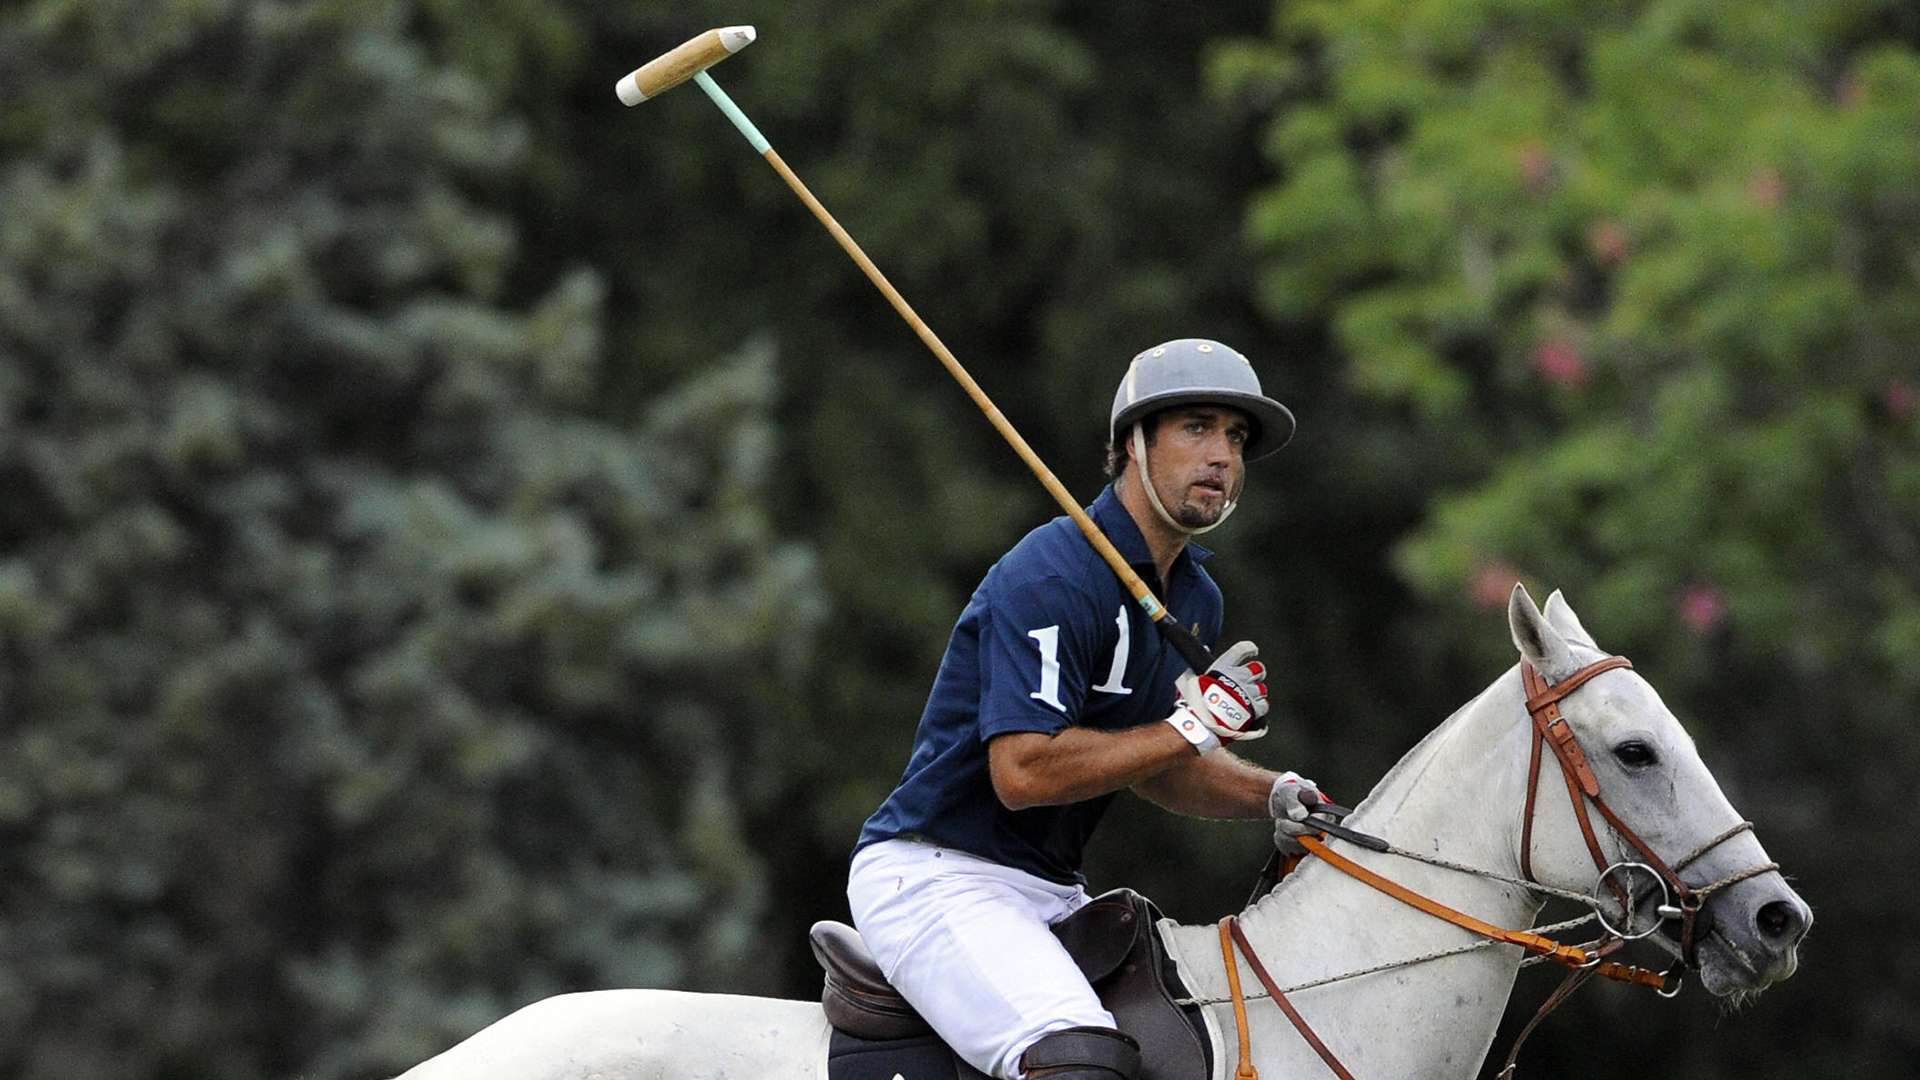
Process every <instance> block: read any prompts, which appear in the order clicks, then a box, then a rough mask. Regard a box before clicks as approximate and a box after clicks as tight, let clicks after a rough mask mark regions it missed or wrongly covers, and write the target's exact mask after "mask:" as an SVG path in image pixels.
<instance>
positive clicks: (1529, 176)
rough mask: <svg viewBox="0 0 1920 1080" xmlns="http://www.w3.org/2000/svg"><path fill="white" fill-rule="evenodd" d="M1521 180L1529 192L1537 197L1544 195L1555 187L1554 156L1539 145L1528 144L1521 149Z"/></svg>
mask: <svg viewBox="0 0 1920 1080" xmlns="http://www.w3.org/2000/svg"><path fill="white" fill-rule="evenodd" d="M1520 179H1521V180H1522V181H1523V182H1524V183H1525V184H1526V185H1527V190H1528V191H1531V192H1533V193H1534V194H1535V195H1544V194H1546V192H1547V189H1548V188H1551V187H1552V186H1553V154H1552V153H1551V152H1549V151H1548V150H1547V148H1546V147H1545V146H1542V145H1541V144H1539V143H1537V142H1536V143H1528V144H1527V145H1526V146H1524V147H1522V148H1521V149H1520Z"/></svg>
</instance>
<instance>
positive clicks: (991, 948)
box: [847, 338, 1317, 1080]
mask: <svg viewBox="0 0 1920 1080" xmlns="http://www.w3.org/2000/svg"><path fill="white" fill-rule="evenodd" d="M1293 429H1294V420H1293V415H1292V414H1291V413H1290V412H1288V411H1287V408H1286V407H1285V406H1284V405H1281V404H1280V403H1279V402H1277V401H1275V400H1273V399H1272V398H1269V397H1267V396H1265V395H1264V394H1262V393H1261V389H1260V380H1259V377H1258V376H1257V375H1255V373H1254V371H1253V367H1252V365H1250V364H1249V363H1248V362H1247V360H1246V358H1245V357H1243V356H1241V355H1240V354H1239V353H1238V352H1236V351H1234V350H1233V349H1231V348H1228V347H1227V346H1225V345H1222V344H1220V343H1219V342H1216V341H1207V340H1201V339H1195V338H1187V339H1181V340H1178V341H1170V342H1167V343H1166V344H1164V345H1159V346H1155V347H1154V348H1151V349H1148V350H1147V351H1145V352H1143V353H1141V354H1139V355H1138V356H1136V357H1134V358H1133V362H1132V363H1131V365H1129V367H1128V368H1127V373H1126V375H1125V377H1124V378H1123V379H1122V380H1121V383H1120V387H1119V391H1118V392H1117V393H1116V394H1115V396H1114V402H1113V411H1112V413H1111V416H1110V423H1109V432H1108V434H1109V443H1108V451H1107V473H1108V475H1109V476H1110V477H1112V478H1113V482H1112V484H1111V485H1109V486H1108V488H1107V489H1106V490H1105V491H1103V492H1102V493H1101V495H1100V497H1099V498H1098V499H1096V500H1094V503H1093V505H1092V506H1091V507H1089V508H1088V509H1089V513H1090V514H1091V515H1092V517H1093V519H1094V521H1096V522H1097V523H1098V524H1099V525H1100V528H1101V529H1102V531H1104V532H1105V533H1106V535H1107V537H1108V538H1109V539H1110V540H1111V541H1112V542H1113V544H1114V546H1115V547H1117V548H1118V549H1119V550H1120V552H1121V553H1122V554H1123V555H1124V556H1125V557H1126V559H1127V561H1128V562H1129V563H1130V564H1132V566H1133V567H1134V569H1135V570H1136V571H1138V572H1139V573H1140V574H1141V576H1142V577H1143V578H1145V579H1146V580H1147V581H1149V582H1151V583H1153V584H1154V585H1155V590H1154V591H1155V593H1156V595H1158V596H1159V597H1160V598H1161V599H1162V601H1163V602H1164V603H1165V604H1166V605H1167V607H1168V608H1169V609H1170V610H1171V611H1172V612H1173V614H1174V616H1175V617H1177V619H1178V621H1179V623H1180V624H1181V625H1185V626H1190V627H1192V628H1193V629H1194V632H1195V633H1196V635H1197V636H1198V637H1199V638H1200V639H1201V640H1202V641H1203V642H1204V643H1205V644H1207V646H1208V647H1209V648H1211V647H1212V646H1213V644H1214V643H1215V642H1216V641H1217V640H1218V637H1219V633H1220V625H1221V597H1220V589H1219V586H1217V585H1215V584H1214V581H1213V579H1212V578H1211V577H1209V576H1208V574H1207V572H1206V570H1205V569H1204V568H1203V567H1202V565H1201V564H1202V562H1203V561H1204V560H1205V559H1206V558H1207V556H1208V554H1209V553H1208V552H1207V551H1206V550H1205V549H1204V548H1202V547H1200V546H1199V545H1198V544H1195V543H1192V542H1191V538H1192V537H1194V536H1196V535H1198V534H1200V533H1204V532H1206V531H1208V530H1210V529H1212V528H1214V527H1215V526H1217V525H1219V524H1220V523H1221V522H1223V521H1225V520H1226V518H1227V515H1228V514H1230V513H1232V511H1233V508H1234V506H1235V504H1236V503H1237V501H1238V499H1239V497H1240V494H1241V490H1242V486H1243V484H1244V481H1245V476H1246V464H1247V462H1249V461H1253V460H1256V459H1258V458H1261V457H1265V456H1266V455H1268V454H1271V453H1273V452H1274V451H1276V450H1278V449H1280V447H1282V446H1283V445H1285V444H1286V443H1287V441H1288V440H1289V439H1291V438H1292V436H1293ZM1257 655H1258V650H1257V649H1256V648H1255V647H1254V645H1253V644H1252V643H1251V642H1245V641H1242V642H1240V643H1238V644H1236V645H1234V646H1232V647H1231V648H1229V649H1227V650H1226V651H1225V652H1223V653H1221V654H1220V655H1219V657H1218V659H1217V660H1216V661H1215V663H1214V664H1213V666H1212V667H1210V668H1209V669H1208V670H1207V671H1206V672H1204V673H1201V674H1199V675H1195V674H1193V673H1191V672H1189V671H1188V670H1187V669H1186V666H1185V664H1184V663H1183V662H1182V661H1181V659H1180V657H1179V655H1178V654H1177V653H1176V652H1175V651H1174V650H1173V649H1172V648H1171V647H1169V646H1168V645H1167V644H1166V643H1165V642H1164V641H1163V640H1162V638H1161V637H1160V635H1159V634H1157V633H1155V632H1154V630H1153V629H1152V626H1151V623H1150V622H1149V620H1148V618H1147V616H1146V614H1145V613H1144V612H1143V611H1141V610H1140V609H1139V608H1138V607H1137V606H1136V605H1135V603H1134V602H1133V600H1132V598H1131V597H1130V596H1129V595H1128V594H1127V593H1126V591H1125V590H1124V589H1123V588H1122V587H1121V585H1120V583H1119V581H1118V580H1117V579H1116V578H1115V576H1114V574H1113V572H1112V571H1111V570H1110V569H1108V567H1107V565H1106V564H1105V563H1104V562H1102V561H1101V559H1100V558H1099V557H1098V556H1097V555H1096V554H1095V552H1094V551H1093V549H1092V548H1091V547H1090V546H1089V545H1088V544H1087V542H1086V540H1085V539H1084V538H1083V537H1081V535H1080V534H1079V532H1078V531H1077V530H1076V529H1075V528H1074V526H1073V525H1072V524H1071V523H1070V522H1069V521H1068V519H1067V518H1065V517H1060V518H1056V519H1054V520H1053V521H1052V522H1050V523H1048V524H1046V525H1043V526H1041V527H1040V528H1038V529H1035V530H1034V531H1032V532H1031V533H1029V534H1027V536H1026V537H1025V538H1024V539H1022V540H1021V541H1020V542H1019V543H1018V544H1016V545H1015V546H1014V547H1013V549H1012V550H1011V551H1009V552H1008V553H1007V554H1006V556H1005V557H1003V558H1002V559H1001V560H1000V561H999V562H998V563H996V564H995V565H994V566H993V567H992V569H990V570H988V572H987V576H986V578H985V579H984V580H983V581H982V582H981V583H980V586H979V588H977V589H976V590H974V593H973V596H972V598H971V600H969V602H968V604H967V606H966V609H965V610H964V611H962V612H961V614H960V619H959V622H958V623H957V624H956V625H955V626H954V630H953V636H952V638H951V639H950V641H949V642H948V645H947V651H946V655H945V657H944V658H942V660H941V663H940V670H939V673H938V674H937V675H936V676H935V679H934V684H933V690H932V692H931V693H930V694H929V695H928V698H927V706H926V710H925V712H924V713H923V714H922V715H921V718H920V724H919V727H918V729H917V730H916V731H915V733H914V741H913V751H912V754H911V756H910V757H909V759H908V762H907V768H906V773H905V775H904V776H903V777H902V778H901V781H900V784H899V786H898V787H896V788H895V789H894V791H893V793H892V794H891V795H889V796H888V797H887V799H886V801H885V802H883V803H882V804H881V805H880V808H879V809H878V810H876V811H875V812H874V814H873V816H872V817H870V818H868V819H867V822H866V825H865V827H864V828H863V829H862V830H861V833H860V840H859V843H858V846H857V847H856V849H855V855H854V859H853V866H852V870H851V873H850V875H849V879H848V883H847V896H848V899H849V901H850V903H851V906H852V910H853V921H854V924H855V926H856V927H858V929H859V930H860V933H861V936H862V937H863V938H864V939H865V941H866V944H867V946H868V948H869V949H870V950H871V951H872V953H873V956H874V959H875V960H876V961H878V963H879V964H880V967H881V970H882V971H883V972H884V973H885V974H886V976H887V978H888V979H889V980H890V981H891V982H892V983H893V985H894V987H895V988H896V989H898V990H899V991H900V993H901V994H902V995H903V996H904V997H905V998H906V999H907V1001H908V1002H909V1003H911V1004H912V1005H913V1007H914V1008H915V1009H917V1010H918V1011H919V1012H920V1014H921V1015H922V1016H923V1017H925V1018H926V1020H927V1021H928V1022H929V1023H930V1024H932V1026H933V1028H934V1030H935V1031H936V1032H938V1033H939V1034H940V1035H941V1036H942V1037H943V1038H944V1039H945V1040H946V1041H947V1042H948V1044H950V1045H951V1046H952V1047H953V1049H954V1050H955V1051H956V1052H957V1053H958V1054H959V1055H960V1056H961V1057H962V1058H964V1059H965V1060H966V1061H968V1062H969V1063H971V1064H972V1065H973V1066H974V1067H975V1068H977V1069H979V1070H981V1071H982V1072H985V1073H988V1074H990V1075H992V1076H997V1077H1005V1078H1008V1080H1015V1078H1019V1077H1022V1076H1045V1077H1051V1078H1055V1080H1114V1078H1115V1077H1120V1078H1125V1080H1132V1078H1133V1077H1135V1076H1136V1075H1137V1073H1138V1068H1139V1051H1138V1047H1137V1044H1135V1043H1134V1041H1133V1039H1132V1038H1131V1037H1129V1036H1128V1035H1127V1034H1126V1033H1124V1032H1121V1031H1119V1030H1117V1029H1116V1028H1115V1026H1114V1019H1113V1016H1112V1014H1111V1013H1109V1012H1107V1010H1106V1009H1105V1008H1103V1007H1102V1006H1101V1004H1100V999H1099V997H1098V996H1097V995H1096V994H1095V993H1094V991H1093V989H1092V988H1091V987H1090V986H1089V985H1088V983H1087V979H1086V977H1085V976H1084V975H1083V974H1081V971H1080V969H1079V968H1078V967H1077V966H1075V964H1074V962H1073V961H1072V960H1071V959H1070V958H1069V957H1068V955H1067V953H1066V951H1065V949H1064V948H1063V947H1062V946H1061V944H1060V942H1059V940H1058V939H1057V938H1056V937H1055V936H1054V935H1053V934H1052V933H1051V932H1050V931H1049V929H1048V927H1050V926H1051V925H1053V924H1054V923H1057V922H1059V921H1060V920H1061V919H1064V918H1065V917H1066V916H1068V915H1070V914H1072V913H1073V912H1074V911H1075V910H1077V909H1078V908H1080V907H1081V906H1082V905H1084V904H1085V903H1087V901H1088V899H1089V897H1088V894H1087V892H1086V889H1085V882H1086V878H1085V876H1084V875H1083V874H1082V873H1081V860H1082V855H1083V852H1084V851H1085V847H1086V842H1087V839H1088V837H1089V836H1090V835H1091V834H1092V832H1093V829H1094V826H1095V825H1096V824H1097V823H1098V822H1099V820H1100V817H1101V815H1102V814H1104V813H1105V811H1106V808H1107V805H1108V804H1109V803H1110V802H1111V801H1112V799H1113V795H1114V793H1116V792H1118V791H1119V790H1120V789H1122V788H1129V787H1130V788H1132V789H1133V790H1135V791H1137V792H1139V793H1140V794H1141V795H1144V796H1146V797H1147V798H1148V799H1151V800H1152V801H1154V802H1156V803H1158V804H1160V805H1161V806H1164V807H1166V808H1167V809H1169V810H1173V811H1175V812H1177V813H1182V814H1188V815H1192V816H1196V817H1208V818H1266V817H1272V818H1273V819H1274V820H1275V822H1276V826H1275V842H1276V843H1277V844H1279V845H1280V846H1281V847H1282V848H1283V849H1288V848H1290V847H1297V845H1296V844H1295V842H1294V839H1293V838H1294V837H1295V836H1296V835H1298V834H1300V833H1303V832H1306V831H1308V830H1309V828H1310V827H1309V826H1307V825H1306V824H1304V822H1305V820H1306V817H1307V811H1306V805H1304V804H1303V801H1302V796H1303V794H1304V793H1306V792H1314V791H1316V789H1315V786H1314V784H1313V782H1312V781H1309V780H1305V779H1302V778H1301V777H1299V776H1297V775H1295V774H1293V773H1290V772H1289V773H1274V772H1271V771H1269V770H1266V769H1262V768H1259V767H1258V766H1255V765H1252V764H1249V763H1247V762H1245V761H1243V760H1241V759H1240V758H1238V757H1236V756H1234V755H1233V754H1231V753H1226V752H1224V747H1225V746H1227V745H1228V744H1231V743H1233V742H1236V741H1239V740H1241V739H1246V738H1257V737H1258V736H1259V735H1262V734H1265V731H1266V728H1265V722H1264V718H1265V716H1266V712H1267V689H1266V686H1265V684H1264V682H1263V681H1262V680H1263V678H1264V675H1265V671H1264V669H1263V667H1262V665H1261V664H1260V661H1259V660H1257V659H1256V656H1257ZM1316 798H1317V793H1316ZM1313 801H1315V798H1308V799H1307V800H1306V803H1307V804H1311V803H1312V802H1313Z"/></svg>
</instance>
